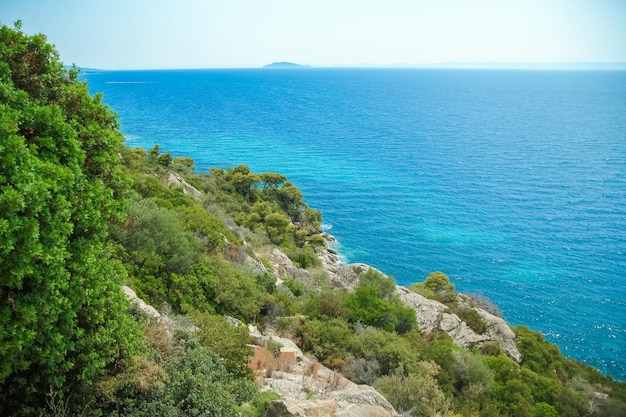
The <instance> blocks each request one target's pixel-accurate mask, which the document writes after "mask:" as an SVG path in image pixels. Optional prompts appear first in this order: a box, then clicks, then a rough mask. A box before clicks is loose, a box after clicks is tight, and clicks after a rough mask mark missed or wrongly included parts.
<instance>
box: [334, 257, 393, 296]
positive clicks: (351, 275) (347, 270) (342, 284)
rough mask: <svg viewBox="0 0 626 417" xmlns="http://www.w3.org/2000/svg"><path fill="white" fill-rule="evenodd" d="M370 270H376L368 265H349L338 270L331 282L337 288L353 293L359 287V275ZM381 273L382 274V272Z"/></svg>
mask: <svg viewBox="0 0 626 417" xmlns="http://www.w3.org/2000/svg"><path fill="white" fill-rule="evenodd" d="M370 269H376V268H374V267H372V266H369V265H366V264H359V263H356V264H349V265H346V266H343V267H341V268H338V269H337V271H336V273H335V274H334V276H332V277H331V280H332V283H333V285H334V286H335V287H337V288H344V289H346V290H349V291H353V290H354V289H355V288H356V287H357V285H359V275H360V274H362V273H363V272H366V271H368V270H370ZM376 270H377V269H376ZM377 271H378V270H377ZM378 272H380V271H378ZM380 273H381V274H382V272H380ZM383 275H385V274H383ZM385 276H386V275H385Z"/></svg>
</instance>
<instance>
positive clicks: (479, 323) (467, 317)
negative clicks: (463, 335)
mask: <svg viewBox="0 0 626 417" xmlns="http://www.w3.org/2000/svg"><path fill="white" fill-rule="evenodd" d="M452 311H453V312H454V313H455V314H456V315H457V316H459V318H460V319H461V320H463V321H464V322H465V324H467V325H468V326H469V327H470V329H472V330H474V331H475V332H476V333H478V334H484V333H485V332H486V331H487V323H485V320H484V319H483V318H482V317H481V315H480V314H479V313H478V311H476V309H473V308H471V307H460V306H459V307H457V308H455V309H453V310H452Z"/></svg>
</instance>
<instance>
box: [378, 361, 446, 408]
mask: <svg viewBox="0 0 626 417" xmlns="http://www.w3.org/2000/svg"><path fill="white" fill-rule="evenodd" d="M419 368H420V369H419V372H415V373H411V374H410V375H408V376H404V375H390V376H384V377H382V378H380V379H379V380H378V381H376V384H375V388H376V389H378V390H379V391H380V392H381V393H383V395H385V397H386V398H387V399H388V400H389V402H390V403H391V405H393V406H394V408H395V409H396V410H397V411H398V412H399V413H401V414H402V415H410V416H443V415H449V409H450V399H449V398H447V397H446V395H445V394H444V393H443V391H441V389H440V388H439V386H438V385H437V381H436V380H435V376H436V375H437V373H438V372H439V367H438V366H437V364H435V363H433V362H420V364H419Z"/></svg>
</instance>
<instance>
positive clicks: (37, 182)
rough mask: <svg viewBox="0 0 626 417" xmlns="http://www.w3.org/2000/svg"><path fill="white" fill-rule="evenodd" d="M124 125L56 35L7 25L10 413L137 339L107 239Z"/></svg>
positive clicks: (4, 117) (121, 182) (2, 68)
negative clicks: (70, 65)
mask: <svg viewBox="0 0 626 417" xmlns="http://www.w3.org/2000/svg"><path fill="white" fill-rule="evenodd" d="M117 126H118V124H117V121H116V116H115V114H114V113H112V112H111V111H110V110H109V109H108V107H107V106H106V105H105V104H103V103H102V101H101V96H99V95H95V96H91V95H89V93H88V90H87V86H86V85H85V84H84V83H82V82H80V81H78V80H77V72H76V70H74V69H72V70H70V71H69V72H66V71H65V69H64V67H63V64H62V63H61V61H60V60H59V56H58V53H57V52H56V51H55V50H54V48H53V47H52V46H51V45H50V44H48V43H47V42H46V37H45V36H44V35H33V36H29V35H25V34H24V33H22V32H21V30H20V24H19V23H18V24H16V27H15V28H14V29H12V28H9V27H7V26H4V25H2V26H0V277H2V278H1V284H0V329H1V331H0V414H1V415H10V414H19V415H31V414H34V413H35V411H34V410H35V407H39V406H44V405H45V401H46V393H50V392H51V390H52V392H58V391H64V390H71V391H72V392H77V393H78V392H79V391H82V390H84V389H85V388H86V387H88V386H89V385H90V384H91V383H92V382H93V380H94V378H96V377H97V376H98V375H99V374H101V373H103V372H105V370H108V371H109V372H115V371H116V362H117V361H118V360H120V359H121V358H122V357H123V356H124V354H125V352H126V351H128V350H129V349H130V348H131V345H132V343H133V341H132V340H133V335H134V333H135V332H134V330H133V328H132V324H131V322H130V321H129V317H128V316H127V314H126V312H127V309H128V305H127V301H126V300H125V299H124V296H123V294H122V292H121V290H120V286H119V285H120V283H121V282H122V281H123V280H125V273H124V269H123V268H120V267H119V264H118V263H117V262H115V261H114V260H112V259H111V256H110V251H109V249H108V247H107V244H106V238H107V233H108V230H107V229H108V222H109V220H111V219H114V218H118V217H119V216H121V214H122V213H123V211H124V205H125V204H126V196H127V193H128V190H129V188H128V180H127V178H126V177H125V176H124V175H123V172H122V170H121V167H120V166H119V156H118V152H119V149H120V146H121V142H122V140H123V138H122V135H121V134H120V133H119V132H118V131H117ZM79 395H80V394H79ZM67 400H68V401H69V403H68V407H70V408H72V407H73V406H74V405H75V404H74V402H75V401H76V398H75V397H72V398H69V397H67Z"/></svg>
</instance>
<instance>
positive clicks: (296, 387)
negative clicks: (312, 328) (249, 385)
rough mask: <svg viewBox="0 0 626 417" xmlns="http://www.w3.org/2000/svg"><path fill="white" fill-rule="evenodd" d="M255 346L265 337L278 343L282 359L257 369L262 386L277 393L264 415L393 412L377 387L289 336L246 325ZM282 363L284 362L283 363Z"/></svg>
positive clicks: (336, 416)
mask: <svg viewBox="0 0 626 417" xmlns="http://www.w3.org/2000/svg"><path fill="white" fill-rule="evenodd" d="M248 329H249V331H250V336H251V339H252V341H253V343H254V345H255V348H257V349H258V348H260V347H261V346H265V345H267V343H268V342H269V341H272V342H274V343H275V344H278V345H280V346H281V349H280V357H281V358H282V357H286V358H291V360H288V361H284V362H283V364H282V365H281V366H280V367H279V369H277V370H271V372H269V375H266V372H267V370H258V373H259V376H260V377H261V382H262V384H263V388H262V389H263V390H271V391H274V392H275V393H276V394H278V395H279V396H280V398H281V399H280V400H278V401H274V402H273V403H271V404H270V405H269V406H268V408H267V409H266V412H265V416H266V417H277V416H328V417H340V416H341V417H349V416H355V417H356V416H363V417H392V416H396V415H397V414H396V412H395V410H394V409H393V407H392V406H391V404H389V402H388V401H387V400H386V399H385V397H383V396H382V395H381V394H380V393H378V391H376V390H375V389H374V388H372V387H370V386H368V385H357V384H355V383H354V382H352V381H350V380H348V379H346V378H344V377H343V376H342V375H341V374H339V373H337V372H335V371H333V370H331V369H329V368H326V367H325V366H323V365H322V364H320V363H318V362H317V361H316V360H315V359H312V358H309V357H307V356H306V355H304V353H303V352H302V351H301V350H300V348H298V346H297V345H296V344H295V343H294V342H293V341H292V340H290V339H287V338H283V337H278V336H272V335H263V334H262V333H261V332H259V330H258V329H257V328H256V327H254V326H248ZM285 363H286V365H285Z"/></svg>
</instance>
